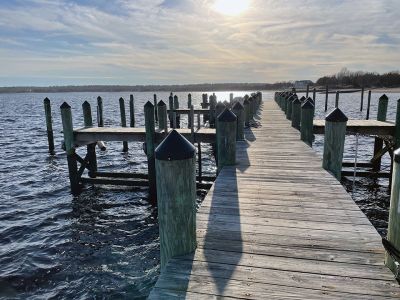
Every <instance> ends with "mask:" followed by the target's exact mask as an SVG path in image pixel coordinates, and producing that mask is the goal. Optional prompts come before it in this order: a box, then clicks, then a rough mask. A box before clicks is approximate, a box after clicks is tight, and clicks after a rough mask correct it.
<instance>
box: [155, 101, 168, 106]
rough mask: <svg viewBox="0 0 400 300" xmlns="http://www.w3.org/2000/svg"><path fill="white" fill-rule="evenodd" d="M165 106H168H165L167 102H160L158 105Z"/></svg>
mask: <svg viewBox="0 0 400 300" xmlns="http://www.w3.org/2000/svg"><path fill="white" fill-rule="evenodd" d="M165 105H167V104H165V102H164V101H162V100H160V102H158V104H157V106H165Z"/></svg>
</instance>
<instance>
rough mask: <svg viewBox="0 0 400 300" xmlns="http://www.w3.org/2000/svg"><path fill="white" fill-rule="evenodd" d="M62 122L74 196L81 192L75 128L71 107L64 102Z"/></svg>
mask: <svg viewBox="0 0 400 300" xmlns="http://www.w3.org/2000/svg"><path fill="white" fill-rule="evenodd" d="M60 109H61V120H62V126H63V134H64V144H65V151H66V153H67V161H68V173H69V182H70V184H71V192H72V194H73V195H74V196H76V195H78V194H79V192H80V185H79V176H78V164H77V160H76V154H75V148H74V127H73V124H72V113H71V106H69V105H68V103H67V102H64V103H63V104H61V106H60Z"/></svg>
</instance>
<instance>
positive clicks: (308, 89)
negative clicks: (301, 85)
mask: <svg viewBox="0 0 400 300" xmlns="http://www.w3.org/2000/svg"><path fill="white" fill-rule="evenodd" d="M309 93H310V85H309V84H307V90H306V98H308V94H309Z"/></svg>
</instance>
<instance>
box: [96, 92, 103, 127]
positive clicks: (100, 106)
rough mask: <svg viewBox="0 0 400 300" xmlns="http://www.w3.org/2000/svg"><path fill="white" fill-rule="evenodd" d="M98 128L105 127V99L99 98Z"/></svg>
mask: <svg viewBox="0 0 400 300" xmlns="http://www.w3.org/2000/svg"><path fill="white" fill-rule="evenodd" d="M97 126H99V127H104V116H103V99H102V98H101V97H100V96H98V97H97Z"/></svg>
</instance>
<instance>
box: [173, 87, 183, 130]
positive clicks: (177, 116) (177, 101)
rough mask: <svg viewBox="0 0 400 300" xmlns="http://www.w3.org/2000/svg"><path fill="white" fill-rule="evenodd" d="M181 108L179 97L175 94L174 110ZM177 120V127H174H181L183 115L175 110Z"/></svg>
mask: <svg viewBox="0 0 400 300" xmlns="http://www.w3.org/2000/svg"><path fill="white" fill-rule="evenodd" d="M176 109H179V99H178V96H177V95H175V96H174V110H176ZM173 120H175V122H176V123H175V127H174V128H181V115H180V114H178V113H176V112H175V116H174V119H173Z"/></svg>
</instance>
